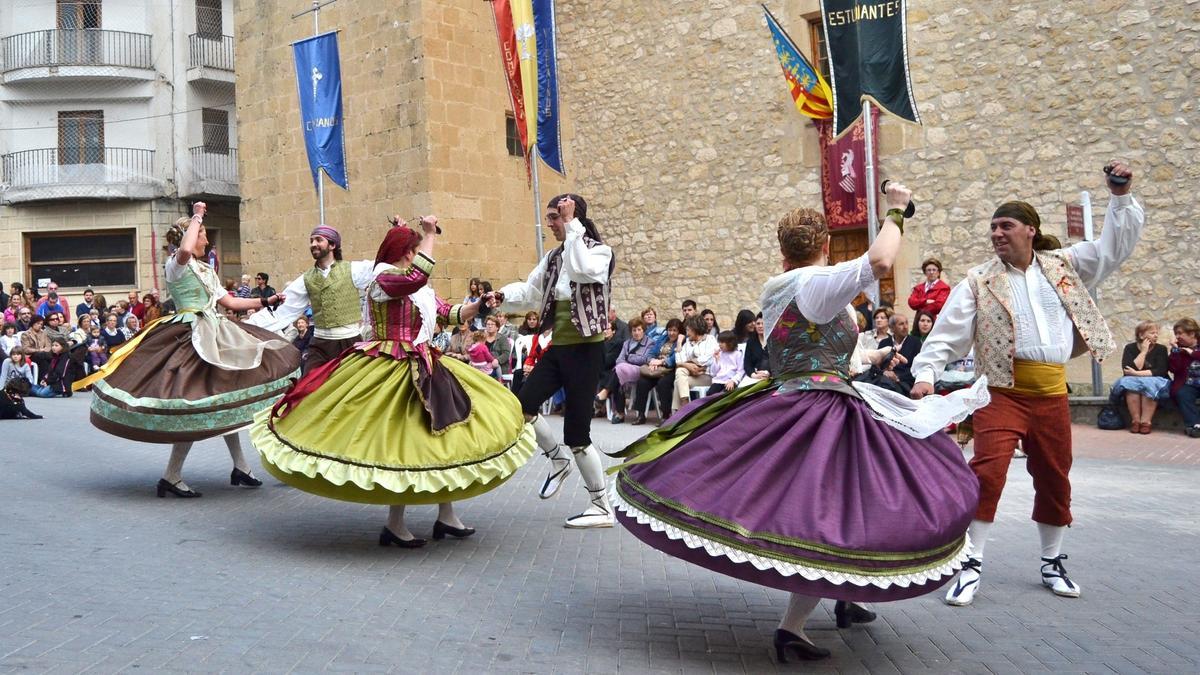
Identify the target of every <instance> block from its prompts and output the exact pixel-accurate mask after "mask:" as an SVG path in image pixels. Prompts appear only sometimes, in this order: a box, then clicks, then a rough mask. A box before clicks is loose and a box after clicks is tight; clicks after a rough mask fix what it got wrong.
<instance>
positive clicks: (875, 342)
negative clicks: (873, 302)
mask: <svg viewBox="0 0 1200 675" xmlns="http://www.w3.org/2000/svg"><path fill="white" fill-rule="evenodd" d="M891 319H892V310H890V309H888V308H887V307H880V308H879V309H877V310H875V311H874V312H872V314H871V325H872V330H869V331H866V332H863V333H859V334H858V346H859V347H860V348H862V349H863V350H864V351H871V350H875V349H879V343H880V342H881V341H882V340H884V339H885V338H890V337H891V336H892V329H891V325H890V321H891Z"/></svg>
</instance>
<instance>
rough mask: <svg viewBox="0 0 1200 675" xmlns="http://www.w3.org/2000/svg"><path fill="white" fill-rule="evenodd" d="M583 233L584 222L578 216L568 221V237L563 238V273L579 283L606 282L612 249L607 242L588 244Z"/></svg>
mask: <svg viewBox="0 0 1200 675" xmlns="http://www.w3.org/2000/svg"><path fill="white" fill-rule="evenodd" d="M583 234H584V229H583V223H581V222H579V219H578V218H574V219H572V220H571V222H569V223H567V237H566V239H564V240H563V274H566V275H567V278H568V279H570V280H571V281H574V282H575V283H577V284H602V283H605V282H607V281H608V267H609V265H610V264H611V263H612V249H611V248H609V247H608V246H607V245H606V244H599V243H593V244H591V245H588V243H587V242H586V241H584V239H583Z"/></svg>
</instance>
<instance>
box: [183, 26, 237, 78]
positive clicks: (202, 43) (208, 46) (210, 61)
mask: <svg viewBox="0 0 1200 675" xmlns="http://www.w3.org/2000/svg"><path fill="white" fill-rule="evenodd" d="M188 67H189V68H216V69H217V70H228V71H231V72H232V71H233V36H232V35H224V36H221V37H219V38H215V37H205V36H203V35H199V34H192V35H189V36H188Z"/></svg>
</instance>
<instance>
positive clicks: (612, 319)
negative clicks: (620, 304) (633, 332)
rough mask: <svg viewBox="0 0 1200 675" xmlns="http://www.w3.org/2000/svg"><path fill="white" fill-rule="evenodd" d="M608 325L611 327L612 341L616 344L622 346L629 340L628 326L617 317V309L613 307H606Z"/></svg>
mask: <svg viewBox="0 0 1200 675" xmlns="http://www.w3.org/2000/svg"><path fill="white" fill-rule="evenodd" d="M608 325H609V326H612V330H613V339H614V340H616V341H617V343H618V344H621V345H624V344H625V341H626V340H628V339H629V324H627V323H625V322H624V321H622V320H621V319H620V317H618V316H617V308H616V307H614V306H613V305H609V306H608Z"/></svg>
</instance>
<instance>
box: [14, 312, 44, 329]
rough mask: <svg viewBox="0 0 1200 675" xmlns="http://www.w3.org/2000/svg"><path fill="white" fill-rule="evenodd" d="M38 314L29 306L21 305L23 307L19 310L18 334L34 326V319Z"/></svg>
mask: <svg viewBox="0 0 1200 675" xmlns="http://www.w3.org/2000/svg"><path fill="white" fill-rule="evenodd" d="M36 316H37V315H36V314H34V313H33V310H31V309H29V307H28V306H24V307H21V309H19V310H17V321H16V325H17V334H18V335H19V334H22V333H24V332H25V331H27V330H29V329H30V328H31V327H33V319H34V317H36ZM43 323H44V321H43Z"/></svg>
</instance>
